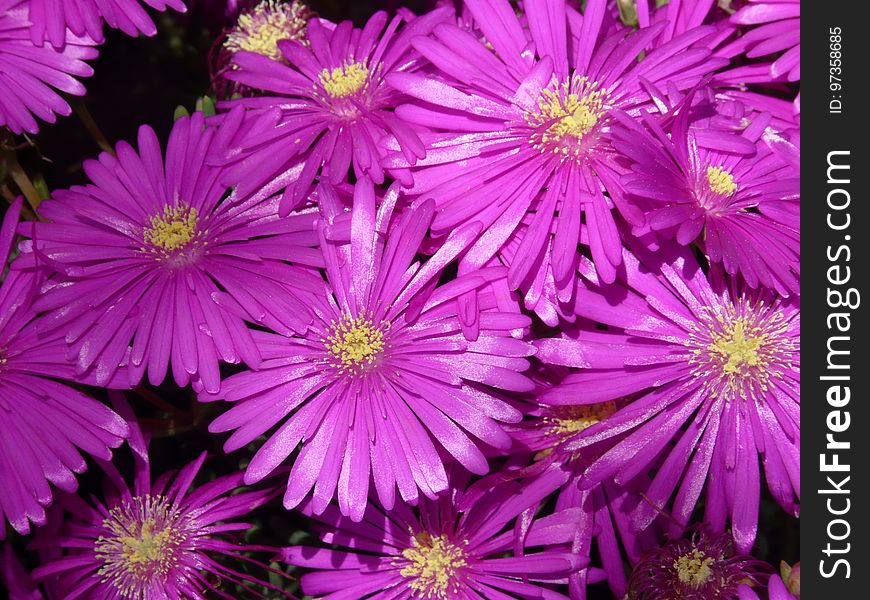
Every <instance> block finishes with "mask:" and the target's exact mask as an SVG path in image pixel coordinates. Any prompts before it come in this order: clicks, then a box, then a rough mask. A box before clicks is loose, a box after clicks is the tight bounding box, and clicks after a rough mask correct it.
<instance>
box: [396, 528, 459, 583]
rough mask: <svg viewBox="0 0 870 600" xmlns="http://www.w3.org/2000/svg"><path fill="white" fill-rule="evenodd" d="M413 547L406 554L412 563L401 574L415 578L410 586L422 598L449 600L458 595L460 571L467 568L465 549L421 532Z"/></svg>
mask: <svg viewBox="0 0 870 600" xmlns="http://www.w3.org/2000/svg"><path fill="white" fill-rule="evenodd" d="M411 543H412V546H411V547H410V548H407V549H405V550H403V551H402V556H403V557H405V558H406V559H407V560H408V561H409V563H408V564H407V565H406V566H405V567H404V568H403V569H402V570H401V571H399V573H400V574H401V575H402V576H403V577H408V578H410V579H412V580H411V581H410V582H408V587H410V588H411V589H412V590H415V591H416V592H418V594H419V595H418V596H416V597H418V598H425V599H430V598H437V599H438V600H446V599H447V598H449V597H451V596H450V595H448V594H449V593H450V592H456V591H457V589H458V586H459V582H458V581H457V579H456V575H457V573H456V572H457V571H458V570H459V569H460V568H462V567H464V566H465V565H466V560H465V553H464V552H463V551H462V548H460V547H459V546H457V545H456V544H454V543H453V542H451V541H450V540H448V539H447V537H446V536H444V535H439V536H434V537H433V536H432V535H430V534H429V533H428V532H425V531H423V532H420V533H418V534H417V535H414V536H413V537H412V538H411Z"/></svg>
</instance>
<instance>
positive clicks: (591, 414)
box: [544, 400, 616, 437]
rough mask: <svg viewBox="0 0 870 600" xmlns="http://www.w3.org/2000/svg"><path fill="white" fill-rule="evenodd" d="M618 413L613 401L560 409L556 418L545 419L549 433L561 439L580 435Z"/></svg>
mask: <svg viewBox="0 0 870 600" xmlns="http://www.w3.org/2000/svg"><path fill="white" fill-rule="evenodd" d="M614 412H616V403H615V402H613V401H612V400H610V401H607V402H602V403H600V404H584V405H577V406H564V407H560V408H559V410H558V411H557V412H556V414H555V415H554V416H550V417H544V423H545V424H547V425H549V433H551V434H553V435H557V436H560V437H567V436H569V435H572V434H575V433H580V432H581V431H584V430H586V429H588V428H589V427H592V426H593V425H595V424H596V423H598V422H599V421H602V420H604V419H606V418H607V417H609V416H610V415H612V414H613V413H614Z"/></svg>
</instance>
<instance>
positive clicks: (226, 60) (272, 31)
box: [211, 0, 313, 98]
mask: <svg viewBox="0 0 870 600" xmlns="http://www.w3.org/2000/svg"><path fill="white" fill-rule="evenodd" d="M312 16H313V14H312V13H311V10H310V9H309V8H308V6H306V5H305V4H304V3H303V2H301V0H292V1H291V2H287V1H285V0H262V1H261V2H260V3H258V4H257V5H256V6H253V7H251V8H249V9H248V10H245V11H244V12H242V13H241V14H240V15H239V17H238V19H237V20H236V22H235V25H233V27H231V28H230V29H228V30H227V31H226V32H225V34H224V36H223V37H222V38H221V41H220V44H218V45H216V46H215V47H213V51H212V57H213V59H214V63H215V64H213V65H211V66H212V75H211V79H212V87H214V88H215V90H217V91H218V93H219V94H220V97H221V98H228V97H230V96H231V95H233V94H234V93H243V92H245V91H247V88H246V86H243V85H239V84H237V83H235V82H232V81H228V80H227V78H226V74H227V72H229V71H230V70H232V69H236V68H238V67H236V66H235V65H233V64H231V63H232V59H233V56H235V54H236V53H237V52H242V51H246V52H255V53H257V54H262V55H263V56H267V57H269V58H271V59H273V60H276V61H279V62H284V54H283V53H282V52H281V49H280V48H279V47H278V42H280V41H282V40H298V41H299V42H300V43H302V44H303V45H304V44H307V43H308V42H307V38H306V35H305V32H306V30H307V28H308V21H309V19H311V17H312Z"/></svg>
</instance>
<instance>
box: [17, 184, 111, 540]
mask: <svg viewBox="0 0 870 600" xmlns="http://www.w3.org/2000/svg"><path fill="white" fill-rule="evenodd" d="M20 210H21V199H18V200H16V201H15V202H13V203H12V205H11V206H10V207H9V209H8V210H7V212H6V215H5V217H4V219H3V225H2V227H0V265H3V266H4V267H5V265H6V260H7V258H8V256H9V252H10V249H11V247H12V243H13V240H14V238H15V224H16V222H17V220H18V215H19V212H20ZM37 278H38V275H34V274H30V273H23V272H21V271H18V270H16V269H14V268H13V269H11V270H10V271H9V272H8V274H7V275H6V277H5V279H4V280H3V284H2V288H0V411H2V413H3V418H2V419H0V538H2V537H3V534H4V532H5V521H6V520H8V521H9V522H10V523H11V524H12V527H13V528H14V529H15V530H16V531H18V532H19V533H28V532H29V531H30V521H32V522H33V523H36V524H37V525H41V524H43V523H45V510H44V507H46V506H48V505H49V504H50V503H51V500H52V490H51V487H50V485H49V484H52V485H55V486H57V487H58V488H59V489H61V490H63V491H67V492H72V491H74V490H75V489H76V473H82V472H83V471H84V470H85V468H86V463H85V461H84V459H83V458H82V456H81V454H80V452H81V451H84V452H86V453H88V454H91V455H93V456H96V457H98V458H101V459H103V460H110V459H111V457H112V452H111V448H117V447H118V446H119V445H121V442H122V441H123V439H124V438H125V437H126V436H127V433H128V432H127V426H126V424H125V423H124V420H123V419H121V418H120V417H119V416H118V415H116V414H115V413H114V412H112V411H111V410H109V409H108V408H107V407H106V406H104V405H103V404H101V403H100V402H97V401H96V400H94V399H93V398H90V397H89V396H87V395H85V394H83V393H82V392H80V391H79V390H77V389H75V388H73V387H71V386H68V385H64V384H62V383H59V382H58V381H56V379H74V378H75V373H74V368H73V366H72V365H71V364H69V363H68V362H67V361H66V356H65V355H66V343H65V342H64V340H63V335H62V333H60V332H48V333H46V334H44V335H40V333H39V332H40V331H41V330H42V328H41V326H40V321H39V319H38V318H37V317H36V313H35V312H34V311H33V310H32V308H31V305H32V302H33V297H34V295H35V293H36V291H37V290H38V288H39V282H38V280H37ZM91 379H92V378H91V377H87V376H86V377H84V378H82V379H81V381H83V382H85V383H90V382H91ZM106 383H107V384H108V385H118V382H117V381H107V382H106Z"/></svg>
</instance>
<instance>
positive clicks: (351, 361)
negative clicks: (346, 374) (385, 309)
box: [324, 317, 386, 372]
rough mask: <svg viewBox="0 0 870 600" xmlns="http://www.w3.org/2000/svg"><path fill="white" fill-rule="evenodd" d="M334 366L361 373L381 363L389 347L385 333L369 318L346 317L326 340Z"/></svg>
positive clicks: (333, 328) (333, 327) (334, 327)
mask: <svg viewBox="0 0 870 600" xmlns="http://www.w3.org/2000/svg"><path fill="white" fill-rule="evenodd" d="M324 343H325V344H326V350H327V351H328V352H329V354H330V355H331V357H332V359H333V362H332V363H330V364H331V365H332V366H334V367H337V368H339V369H341V370H343V371H350V372H360V371H364V370H366V369H368V368H369V367H371V366H373V365H374V364H376V363H377V361H378V359H379V358H380V356H381V354H382V353H383V351H384V348H385V346H386V344H385V341H384V332H383V330H382V329H381V327H377V326H375V325H374V324H373V323H372V322H371V320H369V319H367V318H366V317H357V318H355V319H350V318H347V317H344V318H342V319H341V320H340V321H339V322H338V323H333V324H332V332H331V333H330V335H329V337H327V338H326V340H324Z"/></svg>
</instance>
